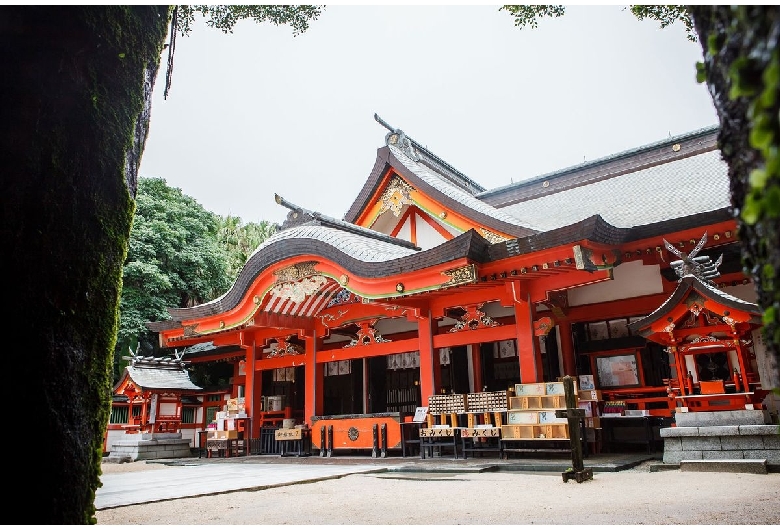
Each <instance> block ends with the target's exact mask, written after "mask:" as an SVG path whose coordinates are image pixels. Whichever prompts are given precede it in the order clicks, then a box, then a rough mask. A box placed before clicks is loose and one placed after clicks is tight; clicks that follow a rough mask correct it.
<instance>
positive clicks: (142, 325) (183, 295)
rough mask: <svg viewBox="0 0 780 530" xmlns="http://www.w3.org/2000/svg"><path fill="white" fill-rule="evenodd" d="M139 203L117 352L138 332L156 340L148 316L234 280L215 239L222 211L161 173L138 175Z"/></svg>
mask: <svg viewBox="0 0 780 530" xmlns="http://www.w3.org/2000/svg"><path fill="white" fill-rule="evenodd" d="M136 205H137V206H136V212H135V218H134V220H133V227H132V231H131V232H130V243H129V249H128V253H127V259H126V260H125V265H124V269H123V282H124V285H123V289H122V298H121V301H120V322H119V331H118V335H117V353H118V354H119V355H118V357H121V356H123V355H126V354H127V353H128V351H127V348H128V347H131V346H132V345H133V344H135V343H136V342H137V341H138V339H139V337H141V338H146V339H147V341H150V342H152V343H154V342H156V341H153V340H151V334H150V333H149V331H148V330H147V328H146V322H149V321H159V320H166V319H168V318H170V316H169V315H168V312H167V308H168V307H188V306H192V305H197V304H200V303H203V302H205V301H207V300H211V299H213V298H216V297H217V296H219V295H220V294H222V293H224V292H225V291H226V290H227V288H228V287H229V286H230V277H229V276H228V274H227V270H228V266H227V263H228V261H229V256H228V252H227V250H226V249H225V248H223V247H221V246H220V245H219V244H218V243H217V230H218V226H219V218H218V216H216V215H214V214H213V213H211V212H208V211H206V210H205V209H204V208H203V207H202V206H201V205H200V204H198V203H197V202H196V201H195V200H194V199H192V198H191V197H189V196H187V195H184V194H183V193H182V191H181V190H180V189H178V188H171V187H169V186H168V185H167V184H166V183H165V181H164V180H163V179H158V178H141V179H139V181H138V192H137V196H136ZM115 357H117V355H115Z"/></svg>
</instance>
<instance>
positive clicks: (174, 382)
mask: <svg viewBox="0 0 780 530" xmlns="http://www.w3.org/2000/svg"><path fill="white" fill-rule="evenodd" d="M125 374H126V375H127V377H129V378H130V379H131V380H132V381H133V383H135V384H136V385H137V386H138V387H140V388H141V389H142V390H186V391H200V390H202V388H201V387H199V386H197V385H196V384H194V383H193V382H192V381H191V380H190V376H189V373H188V372H187V370H186V369H184V367H183V366H182V363H181V362H178V361H174V360H171V359H160V358H152V357H150V358H146V357H134V358H133V359H132V360H131V364H130V365H129V366H127V367H126V368H125ZM123 380H124V378H122V380H120V382H119V383H118V384H117V385H116V387H115V390H116V388H118V387H119V386H120V385H122V381H123Z"/></svg>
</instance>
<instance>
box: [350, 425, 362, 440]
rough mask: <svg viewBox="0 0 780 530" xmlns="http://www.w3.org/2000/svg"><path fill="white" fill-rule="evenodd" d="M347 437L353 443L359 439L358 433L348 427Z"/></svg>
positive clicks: (353, 428)
mask: <svg viewBox="0 0 780 530" xmlns="http://www.w3.org/2000/svg"><path fill="white" fill-rule="evenodd" d="M347 436H349V439H350V440H352V441H353V442H354V441H355V440H357V439H358V438H359V437H360V431H359V430H357V429H356V428H355V427H350V428H349V430H347Z"/></svg>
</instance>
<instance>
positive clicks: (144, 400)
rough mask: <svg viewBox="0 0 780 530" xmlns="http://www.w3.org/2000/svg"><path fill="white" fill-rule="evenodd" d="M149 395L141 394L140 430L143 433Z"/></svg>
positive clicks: (146, 393) (147, 393)
mask: <svg viewBox="0 0 780 530" xmlns="http://www.w3.org/2000/svg"><path fill="white" fill-rule="evenodd" d="M151 397H152V396H151V394H149V392H144V393H143V394H141V399H142V401H141V403H142V404H141V425H140V430H141V431H143V428H144V427H145V426H146V422H147V419H148V417H149V400H150V399H151Z"/></svg>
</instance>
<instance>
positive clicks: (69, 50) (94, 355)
mask: <svg viewBox="0 0 780 530" xmlns="http://www.w3.org/2000/svg"><path fill="white" fill-rule="evenodd" d="M0 9H1V11H0V13H1V14H2V16H0V41H1V42H2V49H3V64H2V66H0V68H2V70H3V72H2V76H1V77H2V81H0V86H2V90H0V94H2V95H3V104H2V107H3V110H2V121H1V122H0V131H2V133H0V141H2V153H3V155H2V156H3V158H2V162H1V164H2V166H1V167H2V171H1V174H2V181H1V183H0V186H1V187H0V195H1V196H2V206H0V234H2V235H1V237H2V239H1V240H0V243H2V247H1V248H2V256H3V257H2V274H0V277H2V279H3V289H2V292H3V295H4V296H5V300H6V310H5V311H4V313H5V315H6V320H5V324H6V326H5V335H6V337H11V336H12V337H14V338H15V342H16V347H15V348H13V349H11V348H6V349H5V351H4V352H3V353H4V360H5V363H4V366H3V367H4V369H5V371H6V374H7V375H6V380H7V381H12V383H11V391H10V392H7V393H6V395H7V397H9V401H8V402H7V404H8V407H7V408H6V409H5V410H6V412H5V418H6V420H7V424H6V425H7V426H6V428H5V432H4V434H5V437H6V443H5V446H6V451H7V456H8V457H10V458H14V459H17V460H18V462H17V468H16V469H17V471H16V473H15V474H14V476H13V479H12V481H11V482H10V483H9V486H10V487H8V488H6V491H5V493H4V495H5V498H6V501H5V504H6V506H9V507H12V509H11V510H8V511H7V513H6V523H11V522H17V523H27V524H88V523H94V522H95V517H94V514H95V508H94V498H95V490H96V489H97V488H98V487H99V485H100V481H99V475H100V461H101V458H102V455H103V449H102V446H103V435H104V433H105V429H106V424H107V422H108V414H109V410H110V399H111V390H112V388H111V386H112V379H111V361H112V357H113V350H114V343H115V340H116V329H117V320H118V307H119V296H120V293H121V279H122V266H123V263H124V259H125V256H126V253H127V243H128V238H129V235H130V225H131V222H132V216H133V211H134V198H135V190H136V182H137V170H138V163H139V161H140V156H141V152H142V151H143V145H144V142H145V140H146V132H147V125H148V120H149V110H150V102H151V92H152V87H153V84H154V80H155V78H156V75H157V70H158V66H159V61H160V53H161V51H162V46H163V43H164V41H165V37H166V33H167V28H168V16H169V9H168V6H95V7H87V6H43V7H38V6H4V7H2V8H0ZM11 334H13V335H11Z"/></svg>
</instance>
